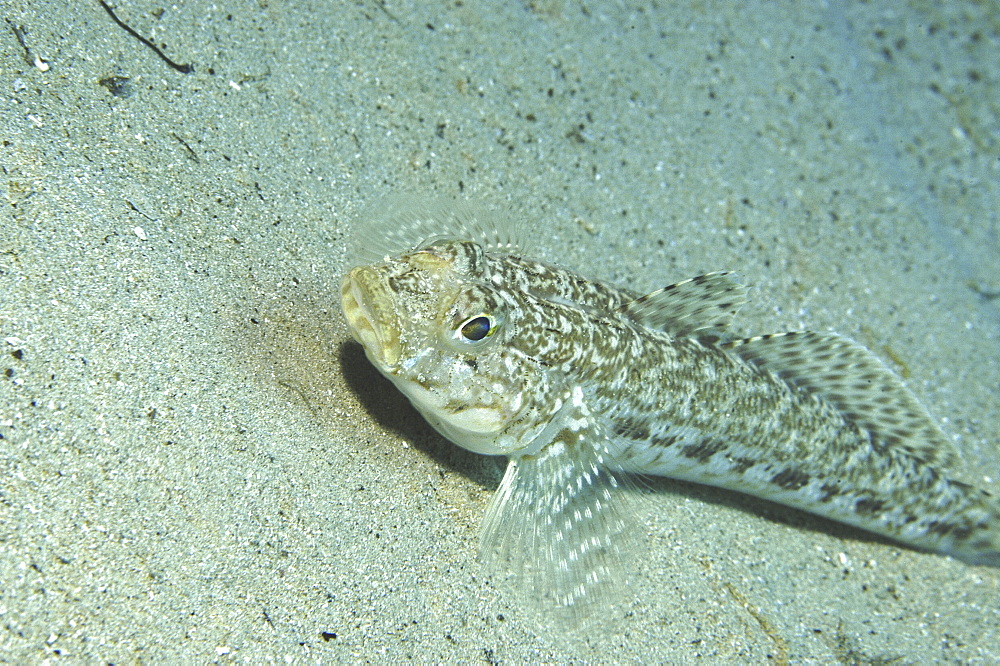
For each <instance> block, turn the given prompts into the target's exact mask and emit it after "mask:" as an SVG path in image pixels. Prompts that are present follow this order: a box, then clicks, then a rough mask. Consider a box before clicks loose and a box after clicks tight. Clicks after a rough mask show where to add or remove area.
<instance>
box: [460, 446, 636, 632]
mask: <svg viewBox="0 0 1000 666" xmlns="http://www.w3.org/2000/svg"><path fill="white" fill-rule="evenodd" d="M617 469H618V468H617V465H615V464H613V463H612V462H611V461H610V460H609V459H608V454H607V447H606V444H605V440H604V439H603V437H601V436H599V435H598V434H597V433H596V432H595V430H594V429H593V428H589V427H585V428H583V429H580V430H573V429H571V428H566V429H565V430H563V431H562V432H560V433H559V434H558V435H556V437H555V439H554V440H553V442H552V443H551V444H549V445H548V446H546V447H545V448H544V449H542V450H541V451H540V452H539V453H538V454H537V455H533V456H522V457H519V458H512V459H511V460H510V463H509V464H508V467H507V472H506V474H505V475H504V478H503V481H502V482H501V484H500V488H499V489H498V490H497V493H496V495H495V496H494V497H493V500H492V502H491V503H490V507H489V509H488V511H487V514H486V520H485V522H484V524H483V534H482V540H481V549H480V550H481V556H482V558H483V561H484V563H485V564H486V566H487V568H488V569H489V570H491V571H492V572H495V573H498V574H500V575H501V576H506V578H507V580H508V583H512V584H513V585H514V587H515V589H516V590H517V592H518V595H519V597H520V601H521V605H522V607H523V608H525V610H526V611H527V612H528V614H529V616H530V619H532V620H533V621H535V622H536V623H537V624H539V625H542V626H545V627H550V628H555V629H557V630H558V632H559V633H560V634H564V635H570V634H571V635H574V636H581V634H582V633H583V632H586V631H587V629H588V627H591V625H592V624H593V623H594V622H595V621H600V622H601V624H602V626H606V625H607V623H608V622H613V621H614V617H613V616H612V615H613V614H615V613H617V615H618V617H621V616H623V615H624V612H625V611H624V606H625V605H627V602H628V601H629V599H628V597H627V595H626V594H625V592H626V590H627V585H626V583H627V579H626V572H627V571H628V568H629V562H631V561H633V559H632V558H634V554H635V553H636V552H637V551H636V546H637V544H636V543H634V541H635V537H636V535H637V533H636V531H635V528H636V524H635V523H634V521H633V520H631V519H630V517H629V512H628V511H627V510H626V506H627V502H628V497H627V496H626V495H625V494H623V492H622V487H621V486H622V484H623V483H625V481H624V476H623V475H622V474H621V473H619V472H618V471H616V470H617Z"/></svg>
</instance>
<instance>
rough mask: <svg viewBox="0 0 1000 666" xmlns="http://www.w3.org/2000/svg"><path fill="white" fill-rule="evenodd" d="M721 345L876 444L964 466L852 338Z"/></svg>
mask: <svg viewBox="0 0 1000 666" xmlns="http://www.w3.org/2000/svg"><path fill="white" fill-rule="evenodd" d="M721 347H722V348H723V349H726V350H728V351H731V352H733V353H735V354H737V355H738V356H740V357H741V358H743V359H744V360H746V361H749V362H750V363H752V364H754V365H756V366H757V367H759V368H762V369H764V370H767V371H769V372H772V373H774V374H775V375H777V376H778V377H780V378H781V379H783V380H784V381H785V382H787V383H789V384H791V385H793V386H796V387H798V388H800V389H803V390H805V391H808V392H809V393H813V394H816V395H818V396H819V397H821V398H822V399H823V400H826V401H827V402H830V403H832V404H833V405H834V406H835V407H837V409H838V410H839V411H840V412H841V413H842V414H843V415H844V416H845V417H846V418H848V419H849V420H850V421H852V422H853V423H855V424H857V425H859V426H861V427H862V428H863V429H865V430H867V431H868V432H870V433H871V435H872V439H873V442H874V443H876V444H883V445H887V446H891V447H898V448H901V449H902V450H904V451H906V452H907V453H908V454H910V455H912V456H913V457H914V458H916V459H917V460H920V461H922V462H924V463H926V464H928V465H933V466H935V467H938V468H941V469H949V468H954V467H956V466H957V464H958V461H959V456H958V453H957V451H956V450H955V448H954V446H953V445H952V443H951V442H950V441H949V440H948V438H947V437H946V436H945V434H944V433H943V432H941V429H940V428H938V426H937V424H935V423H934V420H933V419H932V418H931V416H930V414H928V413H927V410H926V409H925V408H924V407H923V405H921V404H920V403H919V402H918V401H917V399H916V397H914V395H913V394H912V393H910V391H909V390H908V389H907V388H906V387H905V386H904V385H903V383H902V382H901V381H900V380H899V379H898V378H897V377H896V375H894V374H893V373H892V372H891V371H890V370H889V369H888V368H886V367H885V365H883V364H882V362H881V361H880V360H879V359H878V358H877V357H876V356H875V355H874V354H872V353H871V352H870V351H868V350H867V349H865V348H864V347H862V346H861V345H859V344H857V343H856V342H854V341H852V340H849V339H848V338H845V337H842V336H840V335H837V334H835V333H813V332H810V331H800V332H794V333H783V334H778V335H765V336H760V337H754V338H747V339H746V340H736V341H733V342H729V343H726V344H724V345H721Z"/></svg>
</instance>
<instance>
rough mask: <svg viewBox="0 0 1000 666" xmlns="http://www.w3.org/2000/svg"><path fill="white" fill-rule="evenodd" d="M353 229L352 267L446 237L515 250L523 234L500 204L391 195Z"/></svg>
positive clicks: (496, 249) (497, 249)
mask: <svg viewBox="0 0 1000 666" xmlns="http://www.w3.org/2000/svg"><path fill="white" fill-rule="evenodd" d="M352 228H353V229H354V233H353V235H352V237H351V239H350V242H349V243H348V248H347V254H348V256H347V261H348V264H349V265H350V266H363V265H367V264H372V263H378V262H381V261H383V260H384V259H385V258H386V257H389V256H395V255H397V254H401V253H403V252H409V251H410V250H415V249H417V248H419V247H422V246H424V245H427V244H428V243H429V242H431V241H434V240H439V239H444V238H449V239H457V240H471V241H475V242H477V243H479V244H480V245H481V246H482V247H483V249H484V250H486V251H488V252H500V253H505V254H510V253H516V252H519V251H520V250H521V248H522V238H523V234H524V228H523V224H522V223H521V222H520V221H519V218H518V217H517V216H514V215H512V214H511V213H510V212H509V211H505V210H503V209H502V208H500V207H488V206H483V205H474V204H472V203H470V202H466V201H450V200H445V199H441V200H435V199H422V198H420V197H417V196H410V195H394V196H390V197H387V198H386V199H384V200H383V201H381V202H379V203H378V204H376V205H375V206H374V207H372V208H371V209H369V210H368V211H366V212H364V213H363V214H362V215H361V216H360V217H359V218H358V220H357V221H356V222H355V223H354V224H353V225H352Z"/></svg>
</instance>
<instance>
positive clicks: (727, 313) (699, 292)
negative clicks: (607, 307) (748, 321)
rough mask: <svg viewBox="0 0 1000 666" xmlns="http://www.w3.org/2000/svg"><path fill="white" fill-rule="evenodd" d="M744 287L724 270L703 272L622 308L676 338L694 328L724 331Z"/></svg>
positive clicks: (744, 296)
mask: <svg viewBox="0 0 1000 666" xmlns="http://www.w3.org/2000/svg"><path fill="white" fill-rule="evenodd" d="M746 300H747V288H746V285H744V284H742V283H740V282H739V281H737V280H736V278H735V277H734V276H733V273H731V272H728V271H720V272H717V273H706V274H705V275H699V276H698V277H694V278H691V279H689V280H684V281H683V282H678V283H677V284H672V285H670V286H669V287H664V288H663V289H658V290H657V291H654V292H652V293H650V294H646V295H645V296H640V297H639V298H637V299H635V300H634V301H631V302H629V303H626V304H625V305H624V306H623V308H622V310H623V312H625V314H627V315H629V316H630V317H631V318H632V319H633V320H635V321H637V322H638V323H640V324H642V325H643V326H646V327H647V328H652V329H656V330H661V331H665V332H667V333H669V334H671V335H673V336H676V337H684V336H691V335H692V334H694V333H696V332H698V331H708V332H712V333H716V334H722V333H724V332H725V331H726V330H727V329H728V328H729V325H730V324H731V323H732V321H733V317H734V316H735V315H736V312H737V310H739V308H740V306H741V305H743V304H744V303H746Z"/></svg>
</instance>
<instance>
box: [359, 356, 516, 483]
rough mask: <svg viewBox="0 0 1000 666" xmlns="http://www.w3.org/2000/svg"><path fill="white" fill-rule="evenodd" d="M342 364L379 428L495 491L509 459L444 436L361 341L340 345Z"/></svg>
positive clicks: (362, 402) (449, 468)
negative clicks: (473, 449)
mask: <svg viewBox="0 0 1000 666" xmlns="http://www.w3.org/2000/svg"><path fill="white" fill-rule="evenodd" d="M340 365H341V369H342V372H343V377H344V381H345V382H346V383H347V386H348V388H350V389H351V391H352V392H353V393H354V395H355V396H357V398H358V401H359V402H360V403H361V405H362V407H363V408H364V410H365V411H366V412H368V415H369V416H370V417H371V418H372V419H373V420H374V421H375V422H376V423H377V424H378V425H379V426H380V427H382V428H384V429H385V430H387V431H389V432H391V433H393V434H395V435H397V436H398V437H400V438H401V439H403V440H405V441H406V442H407V443H409V444H410V445H411V446H413V447H414V448H416V449H417V450H419V451H422V452H423V453H425V454H426V455H427V456H429V457H430V458H431V459H432V460H434V462H436V463H437V464H439V465H441V466H442V467H445V468H446V469H448V470H450V471H452V472H454V473H456V474H461V475H462V476H464V477H466V478H468V479H469V480H471V481H473V482H475V483H477V484H478V485H480V486H482V487H483V488H487V489H490V490H492V489H494V488H496V487H497V486H498V485H499V484H500V479H501V478H502V477H503V471H504V468H505V467H506V464H507V463H506V459H505V458H504V457H502V456H484V455H480V454H478V453H472V452H471V451H467V450H465V449H463V448H462V447H460V446H458V445H456V444H453V443H451V442H449V441H448V440H447V439H445V438H444V437H442V436H441V434H440V433H438V431H437V430H435V429H434V428H433V427H432V426H431V425H430V424H429V423H427V421H426V420H425V419H424V417H423V415H421V414H420V412H418V411H417V410H416V408H415V407H414V406H413V405H412V404H410V401H409V399H408V398H407V397H406V396H405V395H404V394H403V393H402V392H401V391H400V390H399V389H397V388H396V387H395V386H394V385H393V383H392V382H390V381H389V380H388V379H386V378H385V377H383V376H382V374H381V373H380V372H379V371H378V370H376V369H375V367H374V366H372V364H371V363H370V362H369V361H368V359H367V357H365V352H364V348H362V346H361V345H360V344H358V343H357V342H354V341H348V342H344V343H342V344H341V346H340Z"/></svg>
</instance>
